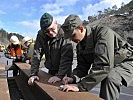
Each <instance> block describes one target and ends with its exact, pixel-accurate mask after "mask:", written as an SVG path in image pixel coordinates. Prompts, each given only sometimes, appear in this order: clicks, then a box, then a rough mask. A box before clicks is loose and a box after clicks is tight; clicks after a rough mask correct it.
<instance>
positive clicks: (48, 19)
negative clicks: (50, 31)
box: [40, 13, 53, 29]
mask: <svg viewBox="0 0 133 100" xmlns="http://www.w3.org/2000/svg"><path fill="white" fill-rule="evenodd" d="M52 22H53V17H52V16H51V15H50V14H49V13H44V14H43V15H42V17H41V19H40V27H41V29H47V28H48V27H49V26H50V25H51V24H52Z"/></svg>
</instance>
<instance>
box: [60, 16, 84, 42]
mask: <svg viewBox="0 0 133 100" xmlns="http://www.w3.org/2000/svg"><path fill="white" fill-rule="evenodd" d="M81 24H82V21H81V19H80V18H79V16H77V15H74V14H71V15H69V16H68V17H67V18H66V19H65V22H64V24H63V25H62V29H63V30H64V38H65V39H68V38H71V36H72V33H73V31H74V29H75V28H77V27H79V26H80V25H81Z"/></svg>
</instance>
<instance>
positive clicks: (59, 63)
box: [28, 13, 73, 85]
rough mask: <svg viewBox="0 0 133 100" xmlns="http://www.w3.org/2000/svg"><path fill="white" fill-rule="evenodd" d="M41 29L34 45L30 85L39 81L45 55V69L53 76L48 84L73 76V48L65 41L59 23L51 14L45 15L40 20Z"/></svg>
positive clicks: (69, 42)
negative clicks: (41, 63)
mask: <svg viewBox="0 0 133 100" xmlns="http://www.w3.org/2000/svg"><path fill="white" fill-rule="evenodd" d="M40 27H41V30H39V32H38V34H37V38H36V42H35V45H34V53H33V57H32V63H31V77H30V78H29V81H28V83H29V84H30V85H31V84H33V82H34V80H39V77H38V69H39V64H40V61H41V58H42V56H43V54H45V57H46V61H45V67H46V68H48V69H49V72H48V73H49V74H51V75H53V77H51V78H50V79H49V80H48V82H49V83H55V82H57V81H60V80H61V79H62V78H63V77H64V76H65V75H68V76H69V75H70V74H71V67H72V61H73V48H72V44H71V41H68V40H64V32H63V30H62V28H61V26H60V25H59V24H58V23H57V21H56V20H55V19H54V18H53V17H52V16H51V15H50V14H49V13H44V14H43V15H42V17H41V19H40Z"/></svg>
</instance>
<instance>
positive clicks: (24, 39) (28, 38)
mask: <svg viewBox="0 0 133 100" xmlns="http://www.w3.org/2000/svg"><path fill="white" fill-rule="evenodd" d="M27 41H28V42H32V38H31V37H28V36H26V37H24V38H23V40H22V44H25V42H27Z"/></svg>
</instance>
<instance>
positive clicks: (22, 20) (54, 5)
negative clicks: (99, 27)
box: [0, 0, 131, 39]
mask: <svg viewBox="0 0 133 100" xmlns="http://www.w3.org/2000/svg"><path fill="white" fill-rule="evenodd" d="M130 1H131V0H1V1H0V28H3V29H5V30H6V31H7V32H15V33H19V34H21V35H23V36H30V37H33V38H34V39H35V38H36V35H37V32H38V30H39V29H40V25H39V20H40V17H41V15H42V14H43V13H45V12H48V13H50V14H51V15H53V16H54V17H55V19H56V20H57V21H58V23H60V24H62V23H63V22H64V19H65V18H66V17H67V16H68V15H69V14H78V15H79V16H80V17H81V19H82V20H87V17H88V16H89V15H94V14H97V11H100V10H101V11H103V10H104V9H106V8H108V7H112V6H113V5H115V4H116V5H117V7H118V8H119V7H120V6H121V3H122V2H124V3H125V4H127V3H129V2H130Z"/></svg>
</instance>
